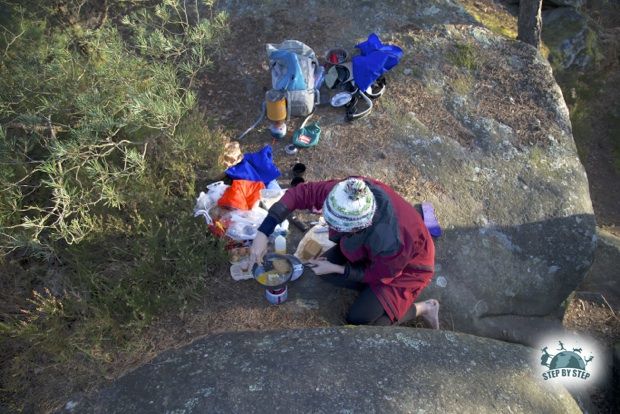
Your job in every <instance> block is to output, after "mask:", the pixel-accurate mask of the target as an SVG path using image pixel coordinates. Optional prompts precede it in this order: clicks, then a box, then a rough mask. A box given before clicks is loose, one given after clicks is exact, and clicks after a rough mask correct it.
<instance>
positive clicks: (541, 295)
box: [205, 0, 596, 343]
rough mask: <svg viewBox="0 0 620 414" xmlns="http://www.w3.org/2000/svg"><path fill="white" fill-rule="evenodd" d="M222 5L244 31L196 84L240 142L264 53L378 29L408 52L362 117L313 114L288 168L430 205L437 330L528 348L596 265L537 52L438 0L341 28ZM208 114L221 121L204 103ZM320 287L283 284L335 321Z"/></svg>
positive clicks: (284, 163)
mask: <svg viewBox="0 0 620 414" xmlns="http://www.w3.org/2000/svg"><path fill="white" fill-rule="evenodd" d="M223 7H226V8H227V9H228V11H229V13H230V16H231V21H232V25H233V27H243V28H244V30H239V31H237V32H235V33H236V34H235V36H236V37H235V38H234V39H233V40H231V44H234V47H235V48H237V49H236V50H235V57H234V58H231V59H230V60H225V61H222V62H220V63H219V66H218V67H217V68H216V69H215V73H214V74H213V76H212V83H211V84H208V85H207V87H209V88H213V89H214V90H215V91H216V93H215V94H214V96H217V95H218V94H221V95H222V96H226V97H227V99H228V101H230V102H235V104H236V105H237V108H236V111H235V114H233V115H227V114H226V113H223V114H222V119H224V122H223V124H222V125H225V126H226V128H231V127H232V128H234V129H235V130H237V131H239V132H241V131H244V130H245V129H246V128H247V127H248V125H250V124H251V123H252V122H253V119H254V115H253V114H255V113H257V109H258V108H259V107H260V100H261V99H262V97H263V96H264V91H263V88H264V87H265V86H267V85H269V73H268V68H267V67H265V64H264V62H265V60H266V58H265V52H264V44H265V43H267V42H279V41H282V40H284V39H299V40H302V41H304V42H305V43H307V44H308V45H310V46H311V47H312V48H313V49H314V50H315V51H316V52H317V55H319V56H323V55H324V53H325V52H326V51H327V50H329V49H330V48H333V47H345V48H347V49H349V50H350V51H351V52H354V45H355V44H357V43H358V42H360V41H363V40H365V39H366V37H367V35H368V34H369V33H371V32H373V31H374V32H376V33H377V34H378V35H379V36H380V37H381V39H382V40H383V41H384V42H386V43H393V44H398V45H400V46H401V47H402V48H403V50H404V51H405V55H404V57H403V59H402V60H401V62H400V64H399V65H398V66H397V67H395V68H394V69H393V70H392V71H390V72H389V73H388V74H387V81H388V86H387V90H386V93H385V94H384V95H383V96H382V97H381V98H380V99H379V100H378V101H377V103H376V105H375V108H374V110H373V112H372V114H371V115H370V116H368V117H367V118H364V119H362V120H360V121H359V122H353V123H345V122H344V120H343V118H344V113H343V111H342V110H339V109H336V108H329V107H328V108H325V107H322V108H319V109H318V110H317V114H316V115H315V116H316V117H317V119H319V118H320V123H321V128H322V130H323V134H324V135H323V136H322V138H321V141H320V143H319V145H318V146H316V147H314V148H312V149H308V150H304V151H300V154H299V155H298V157H300V159H301V161H302V162H304V163H306V165H307V166H308V171H307V173H306V180H321V179H332V178H335V177H346V176H348V175H366V176H370V177H374V178H376V179H379V180H382V181H384V182H386V183H387V184H389V185H391V186H393V187H394V188H395V189H396V190H397V191H398V192H399V193H401V194H402V195H403V196H404V197H406V198H407V199H408V200H410V201H411V202H412V203H419V202H422V201H430V202H432V203H433V205H434V206H435V211H436V214H437V217H438V219H439V221H440V224H441V225H442V227H443V229H444V235H443V236H442V237H441V238H439V239H438V240H437V241H436V252H437V256H436V263H437V266H436V275H435V278H434V279H433V281H432V283H431V284H430V285H429V286H428V287H427V288H426V289H425V290H424V292H423V293H422V296H421V298H429V297H435V298H437V299H439V301H440V302H441V304H442V308H441V309H442V311H441V319H442V324H443V326H445V327H447V328H449V329H453V330H457V331H463V332H469V333H475V334H479V335H484V336H490V337H494V338H498V339H505V340H509V341H516V342H523V343H528V342H530V340H531V338H532V337H533V336H534V335H536V331H537V330H547V329H549V327H550V326H555V325H556V324H558V323H559V318H557V317H556V316H557V312H558V309H560V306H561V304H562V302H563V301H564V300H565V299H566V298H567V296H568V295H569V294H570V293H571V292H572V291H574V290H575V288H576V287H577V286H578V285H579V284H580V283H581V281H582V280H583V278H584V276H585V274H586V272H587V270H588V268H589V267H590V265H591V263H592V260H593V253H594V250H595V247H596V233H595V227H596V225H595V219H594V214H593V211H592V203H591V200H590V195H589V190H588V181H587V177H586V174H585V170H584V168H583V166H582V164H581V162H580V160H579V158H578V155H577V151H576V147H575V143H574V140H573V137H572V133H571V125H570V120H569V114H568V109H567V107H566V104H565V102H564V98H563V96H562V92H561V90H560V88H559V87H558V85H557V83H556V81H555V79H554V77H553V73H552V70H551V67H550V65H549V62H548V61H547V60H545V59H544V58H543V57H542V56H541V55H540V54H539V53H538V51H536V50H535V49H534V48H532V47H531V46H529V45H525V44H523V43H521V42H518V41H513V40H508V39H505V38H503V37H500V36H497V35H495V34H493V33H492V32H490V31H489V30H487V29H485V28H483V27H481V26H479V25H478V23H476V21H475V19H473V18H472V17H471V16H470V15H468V14H467V12H466V11H465V10H464V9H463V8H462V7H461V6H460V5H459V4H458V2H454V1H448V0H445V1H430V0H429V1H426V0H423V1H416V2H396V1H393V2H352V1H351V2H346V1H345V2H341V3H340V5H339V6H338V7H339V9H340V10H346V13H343V14H336V15H335V14H334V13H333V12H334V7H333V3H331V2H327V1H309V2H304V3H299V4H296V6H295V7H294V8H292V7H288V6H287V5H286V4H285V3H284V2H268V3H263V2H245V1H244V2H240V1H233V0H229V1H227V2H225V3H224V6H223ZM309 16H311V18H310V17H309ZM235 86H236V87H235ZM218 88H219V92H218ZM328 93H329V91H328ZM205 105H206V106H207V108H209V109H210V110H212V113H214V114H215V115H217V110H218V107H217V105H215V104H214V103H212V100H206V101H205ZM209 105H211V106H209ZM248 114H252V116H249V115H248ZM295 125H298V124H295V123H294V122H292V123H291V126H290V127H289V128H291V129H292V128H295V127H296V126H295ZM261 134H263V135H261ZM266 138H267V139H268V140H267V139H266ZM245 142H246V144H245V145H246V149H252V146H251V145H255V147H254V148H259V147H260V146H262V145H264V144H265V143H271V138H270V137H268V136H267V137H266V136H265V134H264V133H261V132H260V130H258V131H256V133H253V135H252V134H251V135H250V136H249V138H247V139H246V140H245ZM284 144H285V143H283V144H281V146H282V147H283V146H284ZM278 145H279V144H278V143H276V144H275V149H274V159H275V161H276V162H277V163H278V165H279V166H280V167H281V169H282V170H283V171H286V170H287V169H289V168H290V165H291V164H292V163H293V162H294V161H293V159H291V158H287V157H288V156H287V155H285V154H284V153H283V151H282V150H281V148H279V147H278ZM293 250H294V247H293ZM304 277H305V276H304ZM316 280H317V279H316V278H315V279H312V280H310V279H308V280H302V281H300V283H299V284H298V285H292V289H291V298H292V302H291V303H293V301H296V300H298V299H299V300H301V301H302V302H299V303H301V305H300V308H304V307H305V308H307V306H305V305H308V304H310V305H308V306H314V307H318V309H319V310H318V311H319V312H322V310H323V309H324V307H325V308H328V309H330V311H331V310H333V309H334V308H338V309H339V308H342V306H336V305H335V303H336V302H335V298H336V297H337V295H336V294H335V293H334V291H333V289H332V288H331V287H329V286H319V285H317V284H314V283H315V281H316ZM304 284H305V285H304ZM304 301H305V302H304ZM295 303H296V302H295Z"/></svg>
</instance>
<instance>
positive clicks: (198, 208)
mask: <svg viewBox="0 0 620 414" xmlns="http://www.w3.org/2000/svg"><path fill="white" fill-rule="evenodd" d="M228 187H229V186H228V185H226V184H224V182H223V181H217V182H215V183H212V184H209V185H208V186H207V192H206V193H205V192H203V191H201V192H200V195H199V196H198V198H197V199H196V205H195V206H194V217H198V216H203V217H204V218H205V221H206V222H207V224H208V225H211V224H213V219H212V218H211V216H210V215H209V210H211V208H213V207H214V206H216V205H217V202H218V200H219V199H220V198H222V195H223V194H224V192H225V191H226V189H227V188H228Z"/></svg>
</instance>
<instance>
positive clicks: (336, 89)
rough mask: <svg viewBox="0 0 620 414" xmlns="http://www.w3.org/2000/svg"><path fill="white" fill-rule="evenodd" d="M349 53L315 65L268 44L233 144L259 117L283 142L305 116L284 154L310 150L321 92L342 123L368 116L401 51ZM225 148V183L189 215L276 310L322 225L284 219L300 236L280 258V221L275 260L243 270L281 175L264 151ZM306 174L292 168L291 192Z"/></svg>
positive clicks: (283, 227)
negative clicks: (256, 96)
mask: <svg viewBox="0 0 620 414" xmlns="http://www.w3.org/2000/svg"><path fill="white" fill-rule="evenodd" d="M355 47H356V48H357V49H358V50H359V53H358V54H357V55H355V56H353V57H351V56H350V54H349V52H348V51H347V50H345V49H342V48H335V49H331V50H329V51H327V53H326V54H325V56H324V60H325V61H324V62H323V64H321V63H319V60H318V59H317V57H316V54H315V53H314V51H313V50H312V49H311V48H310V47H308V46H307V45H305V44H304V43H302V42H300V41H298V40H285V41H284V42H282V43H280V44H267V46H266V52H267V58H268V61H269V68H270V71H271V81H272V85H271V89H270V90H268V91H267V92H266V93H265V97H264V101H263V104H262V111H261V115H260V117H259V118H258V120H257V121H256V122H255V123H254V124H253V125H252V126H251V127H250V128H249V129H248V130H246V131H245V132H244V133H243V134H241V136H239V138H238V140H240V139H242V138H243V137H244V136H246V135H247V134H248V133H249V132H250V131H252V130H253V129H254V128H256V126H258V125H259V124H260V123H261V122H262V121H263V119H264V118H265V117H266V118H267V120H268V122H269V126H268V129H269V132H270V134H271V136H272V137H273V139H274V140H280V139H283V138H284V137H285V136H286V135H287V125H286V123H287V122H288V121H290V119H291V117H304V118H305V119H304V120H303V122H302V123H301V125H300V127H299V128H298V129H296V130H295V131H294V132H293V133H292V134H291V137H292V138H291V144H290V145H288V146H286V153H287V154H291V155H292V154H296V153H297V151H298V149H299V148H310V147H313V146H315V145H317V144H318V142H319V139H320V136H321V127H320V126H319V124H318V122H312V123H308V122H309V120H310V118H311V117H312V116H313V115H314V114H315V111H316V108H317V106H318V105H319V104H320V103H321V90H323V91H324V93H326V95H332V96H331V97H330V98H329V99H328V100H327V101H326V102H331V104H332V106H333V107H338V108H340V107H343V108H345V109H346V119H347V120H349V121H352V120H355V119H359V118H362V117H364V116H367V115H368V114H369V113H370V112H371V111H372V106H373V104H372V100H374V99H377V98H378V97H380V96H381V95H382V94H383V92H384V91H385V85H386V82H385V77H384V74H385V73H386V72H387V71H389V70H390V69H391V68H393V67H394V66H396V64H398V61H399V60H400V58H401V57H402V54H403V52H402V50H401V49H400V48H399V47H397V46H392V45H385V44H383V43H381V41H380V40H379V38H378V37H377V35H376V34H374V33H373V34H371V35H369V37H368V39H367V40H366V41H364V42H362V43H360V44H358V45H356V46H355ZM227 145H228V146H227V151H226V152H227V155H226V157H224V159H223V160H222V161H223V163H224V164H225V165H226V166H227V167H228V168H227V169H226V171H225V173H226V176H227V180H226V183H225V182H224V181H218V182H215V183H212V184H209V185H208V186H207V191H206V192H201V193H200V195H199V197H198V199H197V201H196V206H195V208H194V216H196V217H199V216H202V217H204V219H205V221H206V223H207V225H208V226H209V230H210V231H211V232H212V233H213V234H215V235H216V236H219V237H224V238H226V239H227V249H228V250H229V253H230V260H231V268H230V273H231V276H232V278H233V279H234V280H245V279H255V280H256V281H257V282H258V283H259V284H260V285H262V286H263V287H265V288H266V290H265V297H266V298H267V300H268V301H269V303H272V304H280V303H282V302H284V301H285V300H286V298H287V297H288V290H287V283H288V282H289V281H292V280H295V279H297V278H299V277H300V276H301V274H302V273H303V269H304V267H307V266H306V265H304V264H303V263H302V261H301V260H303V261H307V260H309V259H312V258H316V257H317V256H318V255H320V254H321V253H322V252H323V251H325V250H327V249H328V248H329V247H331V246H332V245H333V243H331V242H330V241H329V240H328V238H327V232H326V230H327V226H326V225H325V223H324V221H323V222H318V223H316V225H315V226H314V227H312V228H310V230H308V228H309V227H308V226H307V225H306V224H305V223H303V222H302V221H301V220H299V219H297V217H295V216H291V217H290V218H289V219H290V220H291V222H292V223H293V224H294V225H295V226H296V227H298V228H299V229H300V230H301V231H302V232H304V233H305V236H304V238H303V239H302V242H301V243H300V244H299V246H298V247H297V251H296V253H295V255H294V256H293V255H287V254H286V248H285V247H284V248H282V246H286V238H285V236H286V233H287V230H288V221H287V220H285V221H284V222H283V223H282V224H280V225H279V226H278V227H276V230H275V231H274V233H273V235H272V240H271V243H272V244H275V247H276V253H279V254H274V253H272V254H271V255H270V256H267V257H266V259H267V260H266V261H265V263H263V264H262V265H260V266H257V265H256V264H255V265H254V266H253V267H250V262H249V253H250V249H249V246H250V245H251V243H252V240H254V238H255V236H256V234H257V231H258V227H259V226H260V225H261V223H262V222H263V220H264V219H265V218H266V217H267V210H268V209H269V208H270V207H271V206H272V205H273V204H274V203H275V202H277V201H278V200H279V199H280V197H282V195H283V194H284V191H283V190H282V189H281V188H280V185H279V184H278V181H277V178H278V177H279V176H280V171H279V170H278V168H277V166H276V165H275V164H274V162H273V159H272V156H273V154H272V148H271V146H269V145H267V146H265V147H264V148H263V149H261V150H260V151H258V152H255V153H246V154H243V155H242V154H241V151H240V148H239V145H238V142H234V143H229V144H227ZM305 169H306V167H305V165H304V164H301V163H297V164H295V165H294V166H293V169H292V173H293V177H292V181H291V186H292V187H294V186H296V185H298V184H300V183H303V182H304V178H303V175H304V173H305ZM315 213H317V212H315ZM318 213H320V212H318ZM278 246H279V247H280V250H279V251H278V249H277V248H278ZM272 259H273V260H272ZM300 259H301V260H300ZM272 262H273V263H272ZM284 267H286V269H284ZM284 270H286V271H284ZM276 279H277V280H276Z"/></svg>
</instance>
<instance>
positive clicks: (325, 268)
mask: <svg viewBox="0 0 620 414" xmlns="http://www.w3.org/2000/svg"><path fill="white" fill-rule="evenodd" d="M306 264H309V265H312V267H311V269H312V271H313V272H314V273H315V274H317V275H325V274H328V273H337V274H344V266H341V265H337V264H335V263H332V262H330V261H328V260H327V259H325V258H319V259H316V260H308V262H306Z"/></svg>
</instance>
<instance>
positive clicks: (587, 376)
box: [533, 334, 606, 388]
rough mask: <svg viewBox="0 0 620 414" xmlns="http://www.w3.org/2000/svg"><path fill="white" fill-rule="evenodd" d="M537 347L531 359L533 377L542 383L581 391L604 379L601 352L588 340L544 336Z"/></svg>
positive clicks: (574, 337) (584, 337) (573, 337)
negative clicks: (535, 373) (533, 370)
mask: <svg viewBox="0 0 620 414" xmlns="http://www.w3.org/2000/svg"><path fill="white" fill-rule="evenodd" d="M538 344H539V346H538V349H537V350H536V351H534V354H535V355H533V359H534V361H535V362H534V365H535V366H536V367H537V375H538V377H539V378H540V379H541V380H542V381H543V382H544V383H547V384H554V383H557V384H561V385H563V386H566V387H569V388H583V387H589V386H590V385H594V383H597V382H599V381H601V380H604V377H605V376H606V374H605V373H604V371H605V368H604V366H603V365H604V364H602V363H603V362H604V360H605V357H604V353H603V352H602V351H601V348H600V346H599V345H598V344H597V343H596V342H595V341H594V340H592V339H591V338H588V337H586V336H577V335H562V334H558V335H548V336H546V337H545V338H543V339H541V340H540V341H538Z"/></svg>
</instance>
